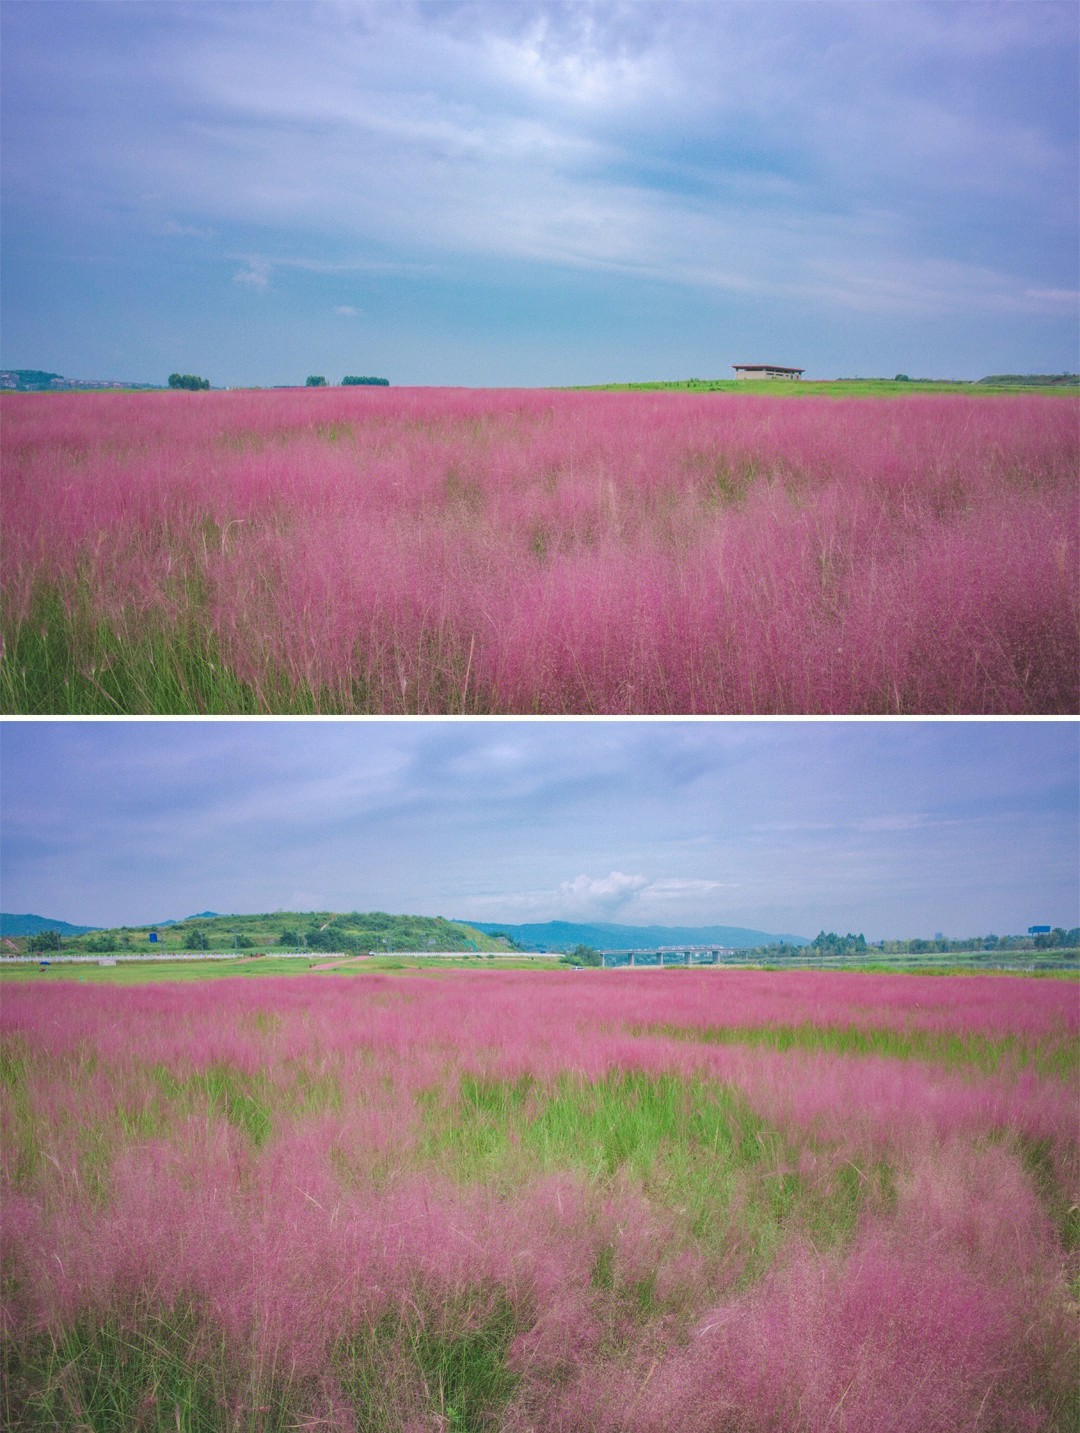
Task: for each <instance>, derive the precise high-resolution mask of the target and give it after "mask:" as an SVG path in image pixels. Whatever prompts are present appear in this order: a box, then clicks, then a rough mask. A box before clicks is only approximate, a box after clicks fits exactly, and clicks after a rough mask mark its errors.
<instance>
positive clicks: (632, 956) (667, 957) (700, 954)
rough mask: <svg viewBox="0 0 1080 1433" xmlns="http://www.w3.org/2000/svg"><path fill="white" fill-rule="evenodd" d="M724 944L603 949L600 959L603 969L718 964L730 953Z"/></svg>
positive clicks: (644, 968)
mask: <svg viewBox="0 0 1080 1433" xmlns="http://www.w3.org/2000/svg"><path fill="white" fill-rule="evenodd" d="M731 953H732V952H731V951H730V950H728V949H727V947H726V946H720V945H712V946H699V945H687V946H668V945H665V946H658V947H657V948H656V949H655V950H605V951H601V953H600V959H601V962H602V964H603V965H604V967H605V969H608V970H617V969H618V968H619V967H629V968H630V969H633V970H661V969H663V967H664V966H665V965H718V964H719V962H720V961H721V960H722V959H724V958H725V957H726V956H729V955H731Z"/></svg>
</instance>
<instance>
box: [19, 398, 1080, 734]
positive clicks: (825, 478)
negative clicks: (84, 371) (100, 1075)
mask: <svg viewBox="0 0 1080 1433" xmlns="http://www.w3.org/2000/svg"><path fill="white" fill-rule="evenodd" d="M783 386H784V387H785V388H786V390H787V391H786V392H784V393H783V394H780V393H775V392H765V391H754V392H747V391H746V387H747V385H742V386H741V387H740V388H739V389H738V391H717V392H709V391H632V392H545V391H524V392H514V391H490V392H486V391H473V390H455V389H380V390H371V389H356V388H351V389H332V388H328V389H311V390H307V391H285V392H213V393H197V394H189V393H130V394H100V395H99V394H9V395H5V396H4V397H3V398H2V399H0V411H2V415H3V430H2V437H0V441H2V460H3V470H4V485H3V494H2V509H3V558H4V563H3V580H2V589H0V594H2V607H0V629H2V648H0V708H2V709H3V710H5V711H8V712H19V713H31V714H33V713H100V714H107V713H114V714H115V713H222V714H233V713H238V714H243V713H255V712H282V713H307V712H325V713H338V712H357V713H364V712H379V713H406V712H423V713H454V712H465V713H502V712H515V713H518V712H520V713H616V714H617V713H717V714H722V713H814V712H821V713H830V712H838V713H1013V714H1028V713H1061V712H1071V711H1074V710H1075V709H1076V706H1077V702H1078V689H1077V688H1078V683H1077V672H1078V670H1080V618H1078V612H1080V596H1078V573H1080V561H1078V553H1077V532H1078V530H1080V522H1078V516H1080V514H1078V501H1077V498H1078V495H1077V482H1076V477H1077V471H1078V467H1080V437H1078V426H1080V425H1078V418H1080V412H1078V408H1077V404H1076V401H1075V395H1074V394H1073V395H1065V396H1063V395H1061V394H1056V393H1051V394H1047V393H1017V394H997V395H993V396H986V395H978V394H974V393H971V392H956V391H949V392H908V391H906V390H907V389H908V388H909V385H904V384H896V385H891V388H892V389H895V390H902V392H901V393H900V394H891V395H886V394H882V393H874V392H872V391H871V392H869V393H866V394H864V396H854V395H852V394H848V395H846V396H843V395H839V394H836V395H834V396H828V397H826V396H824V395H822V394H815V393H813V392H808V391H802V385H796V384H787V385H783ZM914 387H918V385H914ZM864 388H865V385H864ZM862 391H863V390H860V392H862Z"/></svg>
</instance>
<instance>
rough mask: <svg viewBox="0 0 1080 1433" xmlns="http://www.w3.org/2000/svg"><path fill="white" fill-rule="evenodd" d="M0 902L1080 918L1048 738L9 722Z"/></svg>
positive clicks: (850, 923) (1076, 832) (817, 925)
mask: <svg viewBox="0 0 1080 1433" xmlns="http://www.w3.org/2000/svg"><path fill="white" fill-rule="evenodd" d="M0 778H2V780H0V800H2V822H0V885H2V890H3V908H4V909H5V910H7V911H12V912H18V913H25V912H31V913H34V914H37V915H42V916H45V917H47V918H50V919H60V920H66V921H69V922H71V923H74V924H86V925H98V926H107V925H120V924H138V923H141V922H148V921H157V920H166V919H179V918H182V917H184V916H189V915H193V914H195V913H196V912H198V911H202V910H214V911H218V912H221V913H222V914H242V913H250V912H256V911H263V910H341V911H349V910H376V909H381V910H388V911H391V912H395V913H408V914H419V915H442V916H446V917H449V918H451V919H462V920H468V919H473V920H492V921H508V922H525V921H534V920H550V919H559V918H562V919H571V920H573V919H582V920H585V919H588V920H594V919H596V920H609V921H616V922H620V923H626V924H637V925H644V924H668V925H697V924H727V925H740V926H749V927H752V928H756V929H763V930H766V931H769V932H771V933H779V932H788V933H794V934H798V935H805V936H813V935H815V934H816V933H817V932H818V930H820V929H823V928H824V929H832V930H837V931H840V932H846V931H849V930H851V931H862V932H863V933H864V934H865V935H866V936H867V938H868V939H871V940H874V939H881V938H889V937H911V936H932V935H934V934H935V933H936V932H937V931H943V932H944V933H945V934H947V935H952V936H962V935H975V934H986V933H988V932H990V931H993V932H994V933H996V934H999V935H1000V934H1010V933H1012V934H1015V933H1017V932H1022V931H1024V930H1026V928H1027V927H1028V926H1029V925H1036V924H1038V925H1042V924H1049V925H1061V926H1064V927H1066V928H1068V927H1071V926H1075V925H1077V924H1080V894H1078V888H1077V880H1076V874H1077V869H1078V867H1080V729H1078V728H1077V726H1076V724H1075V723H1069V722H1058V721H1025V722H1010V721H1006V722H998V721H978V722H953V721H908V722H905V721H886V720H882V721H872V722H871V721H859V722H855V721H850V722H844V721H823V722H818V721H785V720H779V721H722V722H716V721H668V720H664V721H650V720H633V719H630V720H622V721H606V720H598V721H581V720H574V721H555V720H513V719H500V720H490V721H489V720H455V719H450V718H441V719H437V720H433V719H419V720H402V719H392V720H391V719H388V720H380V719H367V720H363V721H344V720H343V721H263V720H254V719H253V720H247V721H243V722H232V721H229V722H217V721H212V720H203V721H144V722H132V721H119V722H101V721H79V722H69V721H35V722H27V721H17V720H8V721H5V722H4V723H3V724H2V725H0Z"/></svg>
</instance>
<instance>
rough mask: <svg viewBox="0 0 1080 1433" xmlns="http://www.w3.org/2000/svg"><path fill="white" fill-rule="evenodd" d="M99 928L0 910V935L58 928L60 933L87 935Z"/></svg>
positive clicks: (31, 933)
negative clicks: (12, 913) (17, 914)
mask: <svg viewBox="0 0 1080 1433" xmlns="http://www.w3.org/2000/svg"><path fill="white" fill-rule="evenodd" d="M100 929H101V927H100V926H96V925H68V923H67V921H57V920H47V919H46V918H45V916H31V915H25V916H16V915H11V914H9V913H8V912H7V911H0V937H3V936H9V937H11V936H17V935H37V933H38V931H42V930H58V931H59V932H60V934H61V935H88V934H89V933H90V931H94V930H100Z"/></svg>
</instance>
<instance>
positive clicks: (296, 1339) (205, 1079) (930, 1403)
mask: <svg viewBox="0 0 1080 1433" xmlns="http://www.w3.org/2000/svg"><path fill="white" fill-rule="evenodd" d="M1076 997H1077V987H1076V985H1075V984H1074V983H1071V982H1068V983H1067V982H1059V981H1051V980H1038V981H1036V980H1031V981H1025V980H1021V979H1016V978H1011V977H974V978H969V977H935V978H925V979H918V978H911V977H906V976H869V975H867V976H864V975H858V974H847V975H830V974H822V973H805V974H803V973H800V974H793V975H790V976H789V975H781V974H766V973H761V972H740V973H733V972H722V971H701V970H697V971H694V970H678V971H676V970H672V971H667V972H630V971H618V972H616V971H610V972H609V971H595V972H555V971H544V972H514V973H511V972H498V973H496V972H482V973H476V972H468V973H464V972H462V973H449V972H446V973H441V974H439V975H437V976H432V977H424V976H400V977H395V976H384V975H377V974H373V973H365V974H346V973H343V972H333V971H327V972H325V973H322V974H318V975H316V974H310V975H304V976H296V977H291V978H274V977H266V978H263V979H260V980H257V981H241V980H229V979H222V980H217V981H214V982H212V983H211V982H207V983H206V984H205V985H198V984H184V985H175V986H170V985H167V984H155V985H152V986H150V985H147V986H142V987H139V986H134V987H130V986H129V987H119V986H113V987H111V986H107V985H100V986H88V985H79V984H77V983H75V982H68V983H63V982H60V983H55V984H50V985H48V986H37V987H35V986H32V985H13V986H8V987H7V988H6V989H5V991H4V1000H3V1005H2V1009H0V1093H2V1103H0V1118H2V1133H3V1139H2V1141H0V1195H2V1202H0V1221H2V1230H3V1245H2V1254H3V1264H2V1280H3V1282H2V1285H0V1289H2V1308H0V1313H2V1319H3V1324H2V1327H3V1338H4V1344H5V1361H6V1368H7V1373H6V1380H5V1385H4V1392H3V1395H2V1397H3V1400H4V1415H5V1419H6V1422H7V1424H8V1425H9V1426H13V1427H18V1428H27V1429H30V1428H34V1429H37V1428H45V1427H65V1428H71V1429H75V1428H84V1427H93V1428H106V1427H108V1428H118V1427H133V1428H134V1427H144V1428H153V1429H162V1430H164V1429H170V1430H172V1429H174V1428H176V1427H180V1428H182V1429H187V1428H191V1429H195V1428H199V1429H202V1428H206V1429H210V1428H217V1427H222V1428H224V1427H229V1428H234V1427H235V1428H242V1429H252V1430H255V1429H259V1430H263V1429H279V1428H280V1429H284V1428H290V1427H291V1428H295V1427H312V1428H313V1427H324V1428H333V1429H339V1430H353V1433H360V1430H369V1429H372V1430H385V1433H390V1430H398V1429H403V1428H407V1429H414V1430H417V1433H419V1430H420V1429H434V1428H439V1429H443V1430H451V1429H454V1428H470V1429H506V1430H521V1431H522V1433H524V1430H536V1433H539V1430H545V1431H546V1430H565V1433H579V1430H580V1433H586V1430H589V1433H592V1430H611V1433H616V1430H635V1433H636V1430H648V1433H653V1430H655V1433H661V1430H674V1433H713V1430H716V1429H721V1430H731V1433H742V1430H747V1433H759V1430H760V1433H765V1430H776V1429H781V1428H782V1429H785V1430H789V1429H790V1430H806V1433H827V1430H835V1429H838V1428H841V1427H842V1428H844V1429H846V1430H854V1433H909V1430H910V1433H953V1430H956V1429H970V1430H986V1433H990V1430H1006V1429H1008V1430H1014V1429H1027V1430H1032V1433H1035V1430H1064V1429H1066V1428H1070V1427H1072V1426H1074V1424H1075V1418H1076V1413H1077V1400H1076V1377H1075V1373H1076V1354H1077V1341H1076V1339H1077V1291H1078V1279H1080V1220H1078V1219H1077V1214H1076V1210H1077V1205H1078V1203H1080V1198H1078V1196H1080V1133H1078V1129H1077V1118H1076V1110H1077V1098H1078V1095H1080V1074H1078V1069H1077V1061H1076V1052H1077V1034H1078V1024H1080V1021H1078V1002H1077V998H1076ZM110 1419H111V1420H112V1421H110Z"/></svg>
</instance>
